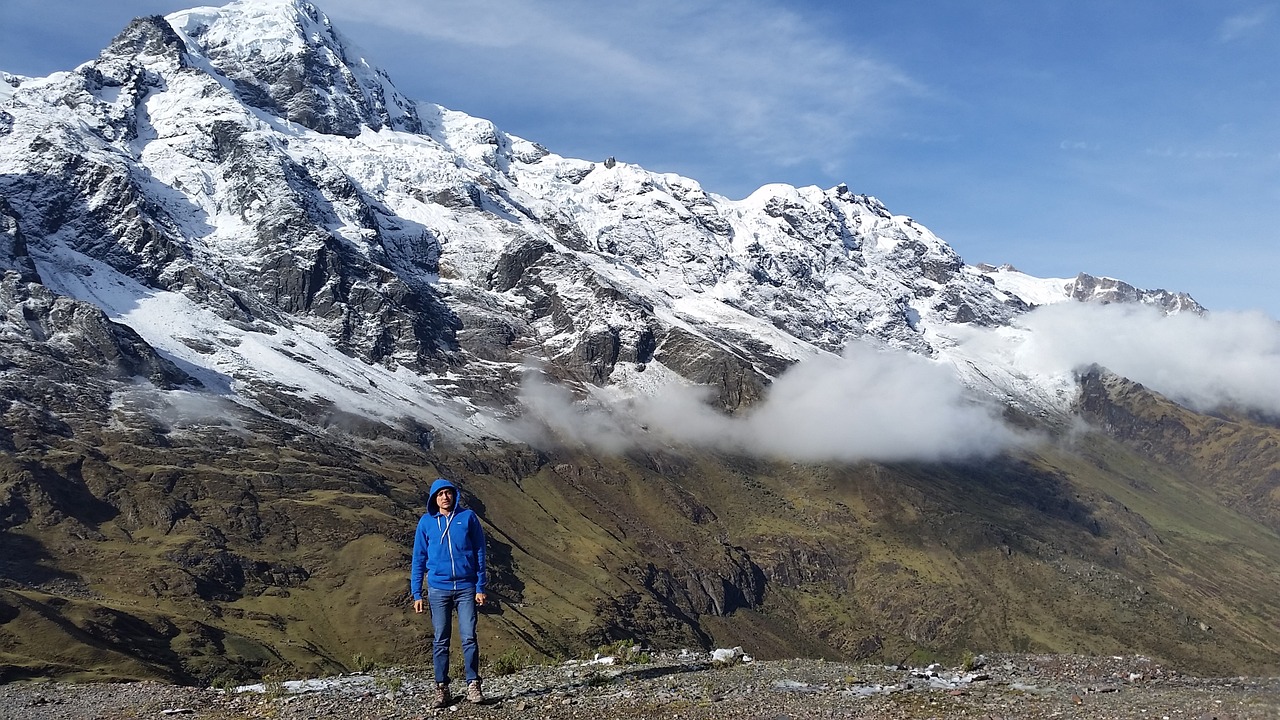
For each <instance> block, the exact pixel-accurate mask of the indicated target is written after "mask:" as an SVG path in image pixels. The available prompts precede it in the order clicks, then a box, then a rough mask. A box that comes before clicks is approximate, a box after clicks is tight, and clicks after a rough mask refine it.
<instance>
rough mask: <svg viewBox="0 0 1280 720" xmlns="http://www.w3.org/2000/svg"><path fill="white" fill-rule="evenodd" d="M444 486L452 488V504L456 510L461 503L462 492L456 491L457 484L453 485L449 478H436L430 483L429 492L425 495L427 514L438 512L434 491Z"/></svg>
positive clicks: (438, 490)
mask: <svg viewBox="0 0 1280 720" xmlns="http://www.w3.org/2000/svg"><path fill="white" fill-rule="evenodd" d="M444 488H453V492H454V496H455V498H456V499H455V500H454V505H453V507H454V509H455V510H456V509H457V508H458V506H459V505H461V502H462V493H460V492H458V486H457V485H454V484H453V482H452V481H450V480H445V479H444V478H436V481H435V482H433V483H431V494H430V495H428V496H427V512H428V513H429V514H431V515H439V514H440V507H439V506H438V505H436V493H438V492H440V491H441V490H443V489H444Z"/></svg>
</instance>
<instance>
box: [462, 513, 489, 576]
mask: <svg viewBox="0 0 1280 720" xmlns="http://www.w3.org/2000/svg"><path fill="white" fill-rule="evenodd" d="M467 535H468V539H469V540H470V541H471V547H473V548H475V549H476V592H477V593H483V592H484V587H485V584H486V582H487V580H488V579H489V569H488V566H487V565H486V564H485V557H484V551H485V547H484V545H485V542H484V528H482V527H480V518H479V517H478V516H477V515H475V514H474V513H472V515H471V527H470V528H469V529H468V531H467Z"/></svg>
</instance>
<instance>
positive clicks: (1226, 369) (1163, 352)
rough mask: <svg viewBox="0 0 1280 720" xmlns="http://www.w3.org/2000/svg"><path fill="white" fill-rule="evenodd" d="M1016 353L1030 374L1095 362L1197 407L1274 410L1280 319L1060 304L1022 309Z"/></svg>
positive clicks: (1279, 384) (1279, 396) (1279, 379)
mask: <svg viewBox="0 0 1280 720" xmlns="http://www.w3.org/2000/svg"><path fill="white" fill-rule="evenodd" d="M1018 324H1019V325H1020V326H1021V327H1023V328H1025V329H1026V330H1028V331H1029V333H1028V336H1027V337H1026V338H1025V340H1024V341H1023V342H1022V347H1021V348H1020V349H1019V350H1018V351H1017V352H1016V353H1015V358H1016V359H1015V362H1016V363H1018V364H1020V365H1021V369H1023V370H1024V371H1027V372H1029V373H1034V374H1042V375H1043V374H1052V373H1061V372H1069V371H1073V370H1077V369H1079V368H1082V367H1086V366H1088V365H1091V364H1094V363H1096V364H1098V365H1101V366H1103V367H1105V368H1107V369H1108V370H1110V371H1112V372H1114V373H1116V374H1118V375H1123V376H1124V377H1127V378H1129V379H1130V380H1134V381H1136V382H1140V383H1142V384H1143V385H1146V386H1147V387H1149V388H1151V389H1152V390H1155V391H1156V392H1159V393H1161V394H1162V395H1165V396H1167V397H1169V398H1171V399H1173V400H1175V401H1177V402H1179V403H1181V404H1183V405H1186V406H1187V407H1189V408H1192V409H1194V410H1198V411H1201V412H1204V411H1210V410H1214V409H1218V408H1222V407H1227V406H1234V407H1238V408H1241V409H1244V410H1249V411H1256V412H1261V413H1264V414H1267V415H1271V416H1277V417H1280V323H1277V322H1276V321H1275V320H1273V319H1271V318H1270V317H1267V316H1266V315H1264V314H1262V313H1260V312H1222V313H1210V314H1207V315H1203V316H1200V315H1194V314H1191V313H1183V314H1179V315H1172V316H1165V315H1162V314H1160V312H1158V311H1157V310H1155V309H1154V308H1150V307H1146V306H1140V305H1088V304H1078V303H1063V304H1060V305H1051V306H1048V307H1043V308H1039V309H1037V310H1035V311H1034V312H1031V313H1028V314H1027V315H1025V316H1023V318H1022V319H1021V320H1020V322H1019V323H1018Z"/></svg>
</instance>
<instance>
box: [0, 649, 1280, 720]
mask: <svg viewBox="0 0 1280 720" xmlns="http://www.w3.org/2000/svg"><path fill="white" fill-rule="evenodd" d="M645 659H646V660H649V661H648V662H643V663H634V664H613V665H608V664H599V663H586V662H571V663H566V664H561V665H545V666H536V667H529V668H526V669H524V670H522V671H520V672H517V673H513V674H510V675H505V676H502V677H492V678H489V679H488V680H486V686H485V689H486V692H487V694H488V696H489V699H488V701H487V702H486V703H485V704H483V705H473V704H470V703H467V702H465V701H462V702H459V703H458V704H456V705H454V706H453V707H450V708H448V709H445V710H431V709H429V707H428V706H429V703H430V700H431V695H432V683H431V676H430V674H429V672H427V673H424V672H421V671H407V670H386V671H378V672H373V673H367V674H360V675H349V676H342V677H337V678H328V679H324V680H309V681H290V682H273V683H267V684H266V685H265V686H263V685H260V686H256V687H246V688H234V689H210V688H190V687H177V686H167V685H157V684H150V683H127V684H95V685H73V684H54V683H31V684H12V685H8V686H4V687H0V718H3V719H4V720H9V719H10V718H12V719H13V720H19V719H21V720H79V719H81V718H94V719H102V720H106V719H108V718H110V719H116V718H121V719H123V718H131V719H141V718H165V717H176V718H183V717H191V718H206V719H208V720H230V719H231V718H277V719H281V720H286V719H294V718H296V719H299V720H301V719H304V718H306V719H311V718H342V719H343V720H364V719H372V718H378V719H380V720H396V719H400V720H409V719H417V718H424V719H426V718H433V717H442V718H457V719H458V720H461V719H462V718H478V717H483V718H500V719H504V720H505V719H510V720H515V719H517V718H518V719H521V720H523V719H525V718H528V719H529V720H534V719H538V720H542V719H544V718H545V719H549V718H684V719H699V718H753V719H756V718H759V719H764V720H783V719H792V718H794V719H797V720H798V719H800V718H857V719H862V720H907V719H915V718H982V719H983V720H996V719H999V720H1006V719H1010V720H1011V719H1013V718H1018V719H1022V718H1090V719H1094V720H1098V719H1104V720H1105V719H1108V718H1143V719H1144V720H1147V719H1151V718H1155V719H1156V720H1162V719H1163V720H1209V719H1211V718H1213V719H1217V720H1250V719H1253V718H1278V717H1280V678H1245V677H1235V678H1212V679H1209V678H1196V677H1190V676H1187V675H1184V674H1182V673H1179V672H1177V671H1175V670H1173V669H1170V668H1167V667H1163V666H1161V665H1160V664H1158V663H1156V662H1154V661H1152V660H1150V659H1147V658H1143V657H1100V658H1099V657H1078V656H1061V655H995V656H988V657H983V658H979V659H978V661H977V662H976V663H973V664H974V665H978V666H979V667H971V668H970V669H945V668H939V667H931V668H893V667H884V666H878V665H851V664H845V663H835V662H824V661H817V660H775V661H755V662H738V661H734V662H731V663H727V664H726V663H719V662H714V661H712V660H711V659H710V658H709V656H708V655H707V654H705V653H699V654H690V653H683V654H680V655H676V654H669V655H659V656H656V657H653V658H645ZM461 689H462V688H461V687H459V684H458V683H455V691H460V690H461Z"/></svg>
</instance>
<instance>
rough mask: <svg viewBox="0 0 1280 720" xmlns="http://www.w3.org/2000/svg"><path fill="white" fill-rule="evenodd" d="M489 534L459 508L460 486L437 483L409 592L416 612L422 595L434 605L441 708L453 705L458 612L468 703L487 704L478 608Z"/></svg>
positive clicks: (417, 542) (422, 524)
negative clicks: (453, 647)
mask: <svg viewBox="0 0 1280 720" xmlns="http://www.w3.org/2000/svg"><path fill="white" fill-rule="evenodd" d="M484 543H485V538H484V530H483V529H482V528H481V527H480V518H479V517H477V516H476V514H475V513H473V512H471V511H470V510H468V509H466V508H463V507H461V506H460V505H459V501H458V488H457V486H455V485H454V484H453V483H452V482H450V481H448V480H446V479H444V478H438V479H437V480H436V481H435V482H433V483H431V493H430V496H429V497H428V498H427V512H426V514H425V515H423V516H422V519H421V520H419V521H418V529H417V532H415V533H414V538H413V564H412V569H411V572H410V575H409V589H410V590H411V591H412V592H413V611H414V612H415V613H421V612H422V611H423V604H424V603H423V600H422V593H423V589H424V583H423V579H424V577H425V579H426V582H425V589H426V594H427V600H426V604H428V605H430V607H431V625H432V629H433V630H434V631H435V640H434V641H433V643H432V647H431V660H432V663H433V665H434V666H435V675H436V700H435V707H437V708H442V707H447V706H449V705H451V704H453V696H452V695H451V693H450V692H449V640H450V636H451V635H452V634H453V628H452V625H453V613H454V611H455V610H456V611H457V613H458V635H459V636H460V637H461V639H462V666H463V669H464V671H465V673H466V679H467V700H469V701H471V702H474V703H480V702H484V692H483V691H482V690H481V687H480V646H479V643H478V642H477V641H476V607H477V606H480V605H484V602H485V594H484V586H485V576H486V571H485V560H484V550H485V547H484Z"/></svg>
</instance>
